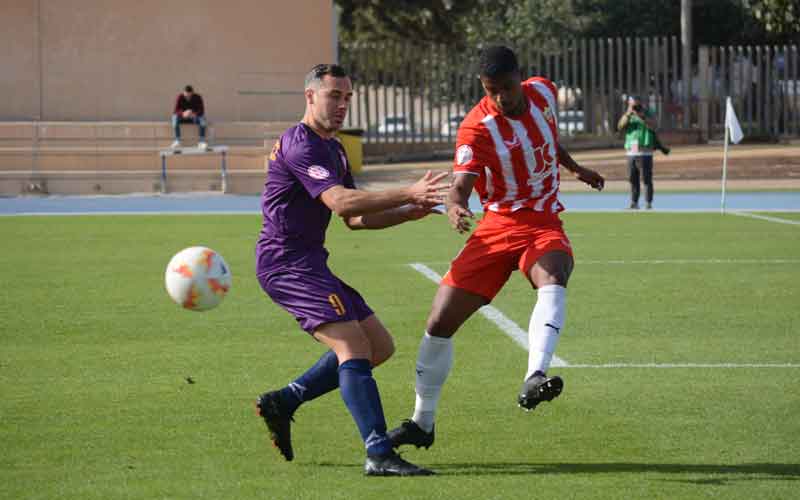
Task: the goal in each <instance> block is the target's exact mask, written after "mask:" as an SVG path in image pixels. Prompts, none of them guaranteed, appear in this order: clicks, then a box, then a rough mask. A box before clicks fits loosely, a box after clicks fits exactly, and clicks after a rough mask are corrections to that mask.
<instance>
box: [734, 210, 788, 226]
mask: <svg viewBox="0 0 800 500" xmlns="http://www.w3.org/2000/svg"><path fill="white" fill-rule="evenodd" d="M731 213H732V214H733V215H738V216H740V217H750V218H753V219H761V220H767V221H770V222H777V223H778V224H792V225H795V226H800V220H790V219H781V218H779V217H768V216H766V215H758V214H751V213H748V212H731Z"/></svg>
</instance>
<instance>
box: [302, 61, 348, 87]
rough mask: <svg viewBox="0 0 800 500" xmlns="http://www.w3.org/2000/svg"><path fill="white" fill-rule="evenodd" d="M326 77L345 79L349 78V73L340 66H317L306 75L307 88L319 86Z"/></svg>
mask: <svg viewBox="0 0 800 500" xmlns="http://www.w3.org/2000/svg"><path fill="white" fill-rule="evenodd" d="M325 75H331V76H333V77H336V78H344V77H346V76H347V71H345V69H344V68H343V67H341V66H339V65H338V64H317V65H316V66H314V67H313V68H311V71H309V72H308V74H307V75H306V80H305V87H304V88H309V87H311V86H312V85H319V83H320V82H321V81H322V79H323V78H325Z"/></svg>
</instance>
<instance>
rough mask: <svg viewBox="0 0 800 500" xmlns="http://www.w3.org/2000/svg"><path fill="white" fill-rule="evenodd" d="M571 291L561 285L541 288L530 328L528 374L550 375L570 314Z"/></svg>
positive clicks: (528, 375) (527, 375) (526, 377)
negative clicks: (552, 361)
mask: <svg viewBox="0 0 800 500" xmlns="http://www.w3.org/2000/svg"><path fill="white" fill-rule="evenodd" d="M566 294H567V289H566V288H564V287H563V286H560V285H545V286H543V287H540V288H539V292H538V297H537V299H536V306H534V308H533V314H531V322H530V325H529V326H528V345H529V347H528V373H526V374H525V380H527V379H528V377H530V376H531V375H533V372H536V371H540V372H542V373H545V372H547V369H548V368H549V367H550V361H551V360H552V359H553V353H554V352H555V350H556V345H557V344H558V338H559V336H560V331H561V327H562V326H564V316H565V314H566V311H567V303H566V302H567V301H566Z"/></svg>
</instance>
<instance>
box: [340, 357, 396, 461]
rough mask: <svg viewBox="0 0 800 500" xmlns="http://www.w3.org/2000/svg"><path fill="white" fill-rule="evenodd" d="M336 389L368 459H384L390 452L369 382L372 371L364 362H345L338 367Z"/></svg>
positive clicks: (378, 403) (375, 387)
mask: <svg viewBox="0 0 800 500" xmlns="http://www.w3.org/2000/svg"><path fill="white" fill-rule="evenodd" d="M339 387H340V390H341V393H342V399H343V400H344V404H345V405H347V409H348V410H350V414H351V415H352V416H353V420H355V421H356V425H358V430H359V432H361V438H362V439H363V440H364V445H365V446H366V448H367V454H368V455H373V456H375V455H385V454H387V453H389V452H390V451H392V443H391V441H389V438H388V437H386V419H385V417H384V416H383V406H382V405H381V397H380V395H379V394H378V384H377V383H376V382H375V379H374V378H372V368H371V366H370V362H369V360H367V359H349V360H347V361H345V362H344V363H342V364H341V365H340V366H339Z"/></svg>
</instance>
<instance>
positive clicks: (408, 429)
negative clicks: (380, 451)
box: [386, 419, 436, 450]
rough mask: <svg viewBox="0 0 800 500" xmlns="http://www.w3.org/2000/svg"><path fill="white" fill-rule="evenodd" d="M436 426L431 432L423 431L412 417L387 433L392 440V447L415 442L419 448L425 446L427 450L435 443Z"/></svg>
mask: <svg viewBox="0 0 800 500" xmlns="http://www.w3.org/2000/svg"><path fill="white" fill-rule="evenodd" d="M435 430H436V428H435V427H434V428H433V429H431V431H430V432H425V431H423V430H422V429H421V428H420V426H418V425H417V423H416V422H414V421H413V420H411V419H407V420H403V421H402V422H401V423H400V427H397V428H395V429H392V430H390V431H389V432H387V433H386V435H387V436H388V437H389V440H390V441H391V442H392V447H393V448H397V447H399V446H402V445H404V444H413V445H414V446H416V447H417V448H419V447H421V446H424V447H425V449H426V450H427V449H428V448H430V447H431V445H432V444H433V438H434V434H433V433H434V431H435Z"/></svg>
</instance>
